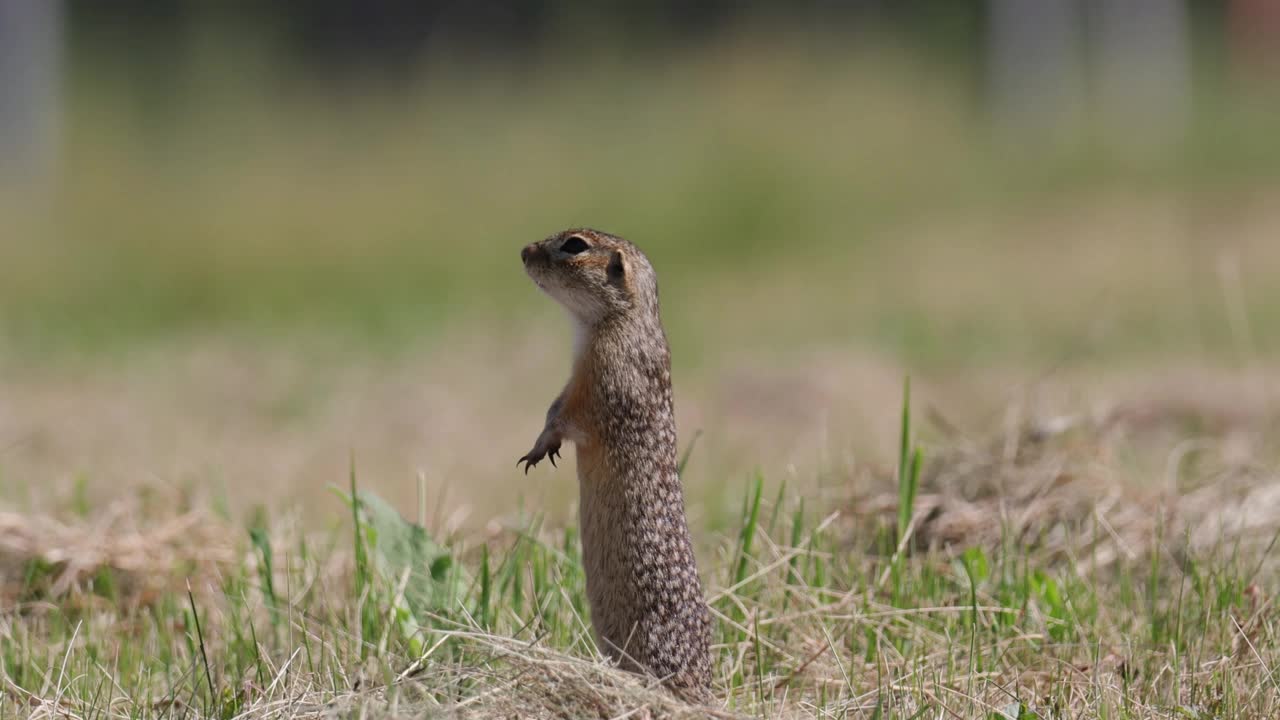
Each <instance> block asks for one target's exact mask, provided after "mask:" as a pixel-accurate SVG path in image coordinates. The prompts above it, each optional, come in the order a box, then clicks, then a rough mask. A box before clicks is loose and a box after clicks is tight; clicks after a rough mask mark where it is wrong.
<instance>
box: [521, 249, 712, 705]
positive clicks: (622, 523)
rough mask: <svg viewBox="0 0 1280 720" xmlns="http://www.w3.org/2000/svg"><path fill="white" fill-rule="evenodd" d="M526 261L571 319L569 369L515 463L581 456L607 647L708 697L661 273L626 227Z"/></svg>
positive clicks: (694, 695) (597, 618) (597, 615)
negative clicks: (625, 233) (569, 450)
mask: <svg viewBox="0 0 1280 720" xmlns="http://www.w3.org/2000/svg"><path fill="white" fill-rule="evenodd" d="M520 259H521V260H522V261H524V267H525V271H526V272H527V273H528V274H529V277H531V278H533V281H534V282H535V283H537V285H538V287H539V288H541V289H542V290H543V292H545V293H547V294H548V295H550V296H551V297H552V298H554V299H556V300H557V301H558V302H560V304H562V305H564V306H565V308H567V309H568V310H569V313H570V315H572V316H573V319H574V321H575V324H576V341H575V345H574V361H573V375H572V376H571V377H570V378H569V382H568V384H567V385H566V386H565V388H564V390H563V391H562V392H561V393H560V395H559V396H558V397H557V398H556V399H555V401H554V402H552V403H551V407H550V409H548V410H547V421H546V425H545V427H544V428H543V430H542V433H541V434H540V435H538V439H537V441H536V442H535V443H534V445H533V449H532V450H530V451H529V452H528V454H526V455H525V456H524V457H522V458H520V462H523V463H525V472H526V473H527V472H529V468H530V467H532V466H534V465H537V464H538V461H540V460H542V458H543V457H549V458H551V464H552V465H554V464H555V459H556V456H557V455H558V454H559V451H560V444H561V442H562V441H563V440H566V439H567V440H572V441H573V443H574V446H575V447H576V449H577V454H578V488H579V493H580V495H581V498H580V501H579V516H580V517H579V522H580V524H581V526H582V559H583V564H584V566H585V569H586V575H587V598H588V600H589V601H590V603H591V622H592V625H593V626H594V627H595V632H596V639H597V641H598V642H599V645H600V647H601V649H602V650H603V651H604V652H605V653H606V654H607V655H609V656H610V657H612V658H614V659H616V660H617V661H618V662H619V664H620V665H621V666H622V667H624V668H627V669H629V670H633V671H637V672H639V671H647V672H649V673H651V674H653V675H655V676H657V677H659V678H662V679H663V680H664V682H665V683H666V684H667V686H668V687H670V688H671V689H673V690H674V691H676V692H677V694H679V695H682V696H684V697H686V698H688V699H696V700H704V699H707V698H708V697H709V687H710V683H711V651H710V648H709V645H710V641H711V616H710V614H709V613H708V611H707V605H706V601H705V600H704V599H703V596H702V585H701V583H700V581H699V579H698V568H697V565H696V563H695V561H694V555H693V543H692V541H691V540H690V537H689V526H688V524H687V523H686V522H685V514H684V495H683V493H682V492H681V489H680V478H679V476H678V475H677V474H676V423H675V415H674V412H673V406H672V400H671V354H670V351H669V350H668V348H667V337H666V334H665V333H664V332H663V330H662V322H661V320H660V318H659V315H658V279H657V276H656V275H655V273H654V271H653V266H652V265H650V264H649V260H648V258H646V257H645V256H644V253H642V252H640V250H639V248H637V247H636V246H634V245H632V244H631V243H629V242H627V241H626V240H623V239H622V238H619V237H615V236H613V235H608V234H606V233H602V232H598V231H596V230H589V229H576V230H565V231H564V232H561V233H558V234H556V235H553V236H551V237H549V238H547V239H546V240H543V241H542V242H538V243H534V244H532V245H529V246H527V247H525V248H524V249H523V250H521V251H520Z"/></svg>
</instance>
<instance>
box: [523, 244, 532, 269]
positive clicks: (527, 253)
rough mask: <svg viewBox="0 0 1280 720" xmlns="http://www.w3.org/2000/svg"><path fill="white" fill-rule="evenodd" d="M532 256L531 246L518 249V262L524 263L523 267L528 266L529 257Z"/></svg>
mask: <svg viewBox="0 0 1280 720" xmlns="http://www.w3.org/2000/svg"><path fill="white" fill-rule="evenodd" d="M532 254H533V246H532V245H525V246H524V247H523V248H520V262H522V263H524V264H525V265H528V264H529V256H530V255H532Z"/></svg>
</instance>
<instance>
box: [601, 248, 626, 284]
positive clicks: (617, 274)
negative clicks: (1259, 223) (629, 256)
mask: <svg viewBox="0 0 1280 720" xmlns="http://www.w3.org/2000/svg"><path fill="white" fill-rule="evenodd" d="M605 275H606V276H607V277H608V278H609V282H611V283H614V284H616V285H622V284H623V282H624V280H625V278H626V277H627V261H626V259H625V258H623V257H622V252H621V251H620V250H614V251H613V252H611V253H609V265H608V266H607V267H606V268H605Z"/></svg>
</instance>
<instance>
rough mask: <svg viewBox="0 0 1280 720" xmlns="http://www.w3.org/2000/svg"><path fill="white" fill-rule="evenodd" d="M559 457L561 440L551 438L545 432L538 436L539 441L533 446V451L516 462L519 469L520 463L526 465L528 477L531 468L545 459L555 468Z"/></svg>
mask: <svg viewBox="0 0 1280 720" xmlns="http://www.w3.org/2000/svg"><path fill="white" fill-rule="evenodd" d="M559 456H560V438H558V437H554V436H550V435H548V434H547V433H545V432H544V433H543V434H542V435H539V436H538V441H537V442H535V443H534V444H533V449H532V450H530V451H529V452H528V453H526V454H525V455H524V457H522V458H520V459H519V460H517V461H516V467H519V466H520V463H524V474H525V475H528V474H529V468H531V467H534V466H536V465H537V464H538V463H539V462H541V461H542V458H544V457H545V458H547V459H548V460H550V461H551V466H552V467H555V465H556V458H557V457H559Z"/></svg>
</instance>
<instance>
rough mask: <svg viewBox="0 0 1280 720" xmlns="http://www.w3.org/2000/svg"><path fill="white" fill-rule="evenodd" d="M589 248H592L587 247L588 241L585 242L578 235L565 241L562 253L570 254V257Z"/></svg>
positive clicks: (562, 244) (561, 246)
mask: <svg viewBox="0 0 1280 720" xmlns="http://www.w3.org/2000/svg"><path fill="white" fill-rule="evenodd" d="M588 247H590V246H589V245H587V241H586V240H583V239H582V238H580V237H578V236H577V235H572V236H570V237H569V239H568V240H565V241H564V242H562V243H560V252H562V253H568V254H570V255H577V254H578V253H580V252H583V251H584V250H586V249H587V248H588Z"/></svg>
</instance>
